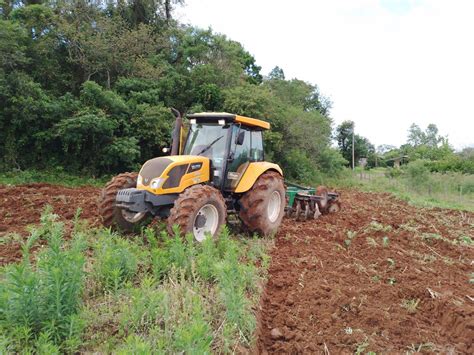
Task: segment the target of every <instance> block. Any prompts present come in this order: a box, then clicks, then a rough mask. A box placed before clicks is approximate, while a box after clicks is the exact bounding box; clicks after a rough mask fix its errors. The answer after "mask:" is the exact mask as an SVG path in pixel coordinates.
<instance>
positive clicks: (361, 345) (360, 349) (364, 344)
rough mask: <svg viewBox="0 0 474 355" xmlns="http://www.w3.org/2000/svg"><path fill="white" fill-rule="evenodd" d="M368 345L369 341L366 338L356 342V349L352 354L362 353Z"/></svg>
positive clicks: (358, 354)
mask: <svg viewBox="0 0 474 355" xmlns="http://www.w3.org/2000/svg"><path fill="white" fill-rule="evenodd" d="M369 345H370V344H369V342H368V340H367V338H366V339H365V340H364V341H363V342H362V343H359V344H357V347H356V350H355V352H354V354H356V355H361V354H364V353H365V350H366V349H367V348H368V347H369Z"/></svg>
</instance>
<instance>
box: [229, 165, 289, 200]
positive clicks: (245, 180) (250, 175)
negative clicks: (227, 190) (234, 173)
mask: <svg viewBox="0 0 474 355" xmlns="http://www.w3.org/2000/svg"><path fill="white" fill-rule="evenodd" d="M268 170H274V171H276V172H278V173H279V174H280V175H281V176H283V171H282V170H281V168H280V167H279V166H278V164H273V163H268V162H264V161H262V162H254V163H250V164H249V166H248V167H247V170H245V173H244V175H243V176H242V178H241V179H240V181H239V183H238V185H237V187H236V188H235V191H234V192H236V193H242V192H246V191H248V190H250V189H251V188H252V186H253V184H255V181H257V179H258V178H259V177H260V175H262V174H263V173H264V172H266V171H268Z"/></svg>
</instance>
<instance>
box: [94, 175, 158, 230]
mask: <svg viewBox="0 0 474 355" xmlns="http://www.w3.org/2000/svg"><path fill="white" fill-rule="evenodd" d="M137 178H138V174H137V173H123V174H119V175H117V176H115V177H114V178H112V180H110V181H109V182H108V183H107V185H105V188H104V189H102V193H101V196H100V201H99V215H100V216H101V218H102V224H103V225H104V226H105V227H112V228H116V229H119V230H121V231H124V232H134V231H137V230H138V229H139V228H141V227H142V226H143V225H145V224H146V222H147V221H148V220H149V217H150V216H149V215H148V213H146V212H138V213H134V212H131V211H127V210H125V209H122V208H119V207H116V206H115V198H116V196H117V192H118V191H119V190H122V189H128V188H131V187H137Z"/></svg>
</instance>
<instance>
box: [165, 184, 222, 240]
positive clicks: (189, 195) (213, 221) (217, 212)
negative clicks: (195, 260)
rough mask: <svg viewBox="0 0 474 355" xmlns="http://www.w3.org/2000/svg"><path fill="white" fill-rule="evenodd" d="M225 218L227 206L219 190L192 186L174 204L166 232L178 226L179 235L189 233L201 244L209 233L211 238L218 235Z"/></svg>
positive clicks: (206, 186) (171, 232)
mask: <svg viewBox="0 0 474 355" xmlns="http://www.w3.org/2000/svg"><path fill="white" fill-rule="evenodd" d="M226 218H227V206H226V203H225V200H224V197H222V194H221V193H220V192H219V190H217V189H215V188H214V187H212V186H209V185H194V186H191V187H189V188H187V189H186V190H185V191H184V192H183V193H181V194H180V195H179V197H178V198H177V199H176V201H175V202H174V206H173V208H172V209H171V211H170V216H169V217H168V232H169V233H170V234H173V226H174V225H175V224H176V225H178V226H179V228H180V231H181V233H183V234H186V233H191V234H192V235H193V236H194V239H196V240H197V241H198V242H202V241H203V240H204V239H205V238H206V234H207V233H209V234H210V235H211V236H212V238H215V237H216V236H217V235H219V233H220V231H221V228H222V226H223V225H224V224H225V221H226Z"/></svg>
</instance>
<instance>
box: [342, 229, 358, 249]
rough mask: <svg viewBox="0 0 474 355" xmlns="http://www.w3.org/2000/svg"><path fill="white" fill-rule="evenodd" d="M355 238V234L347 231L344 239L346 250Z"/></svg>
mask: <svg viewBox="0 0 474 355" xmlns="http://www.w3.org/2000/svg"><path fill="white" fill-rule="evenodd" d="M356 237H357V232H354V231H351V230H349V231H347V238H346V239H344V245H345V246H346V248H349V247H350V246H351V244H352V241H353V240H354V239H355V238H356Z"/></svg>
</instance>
